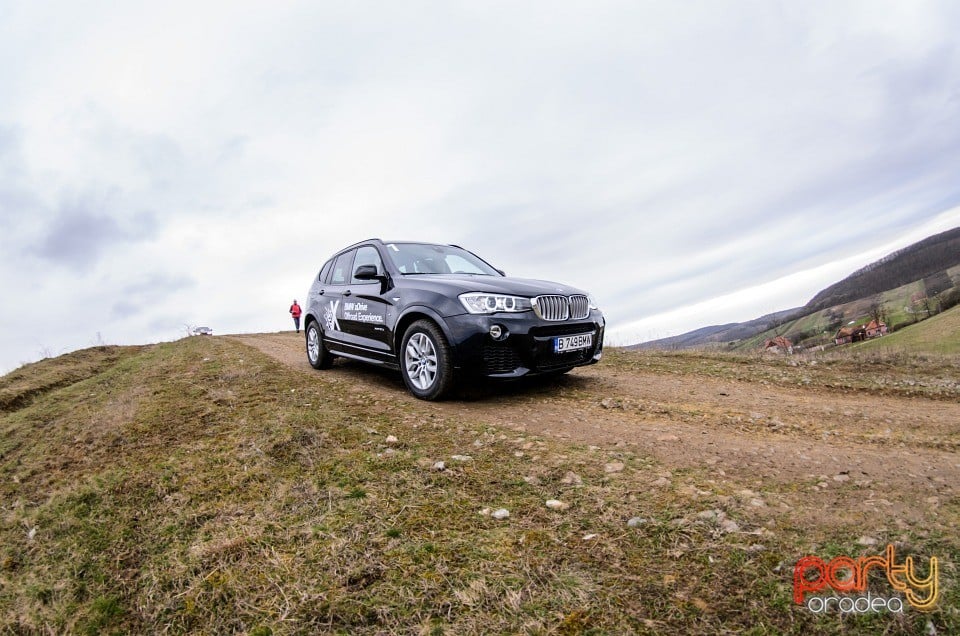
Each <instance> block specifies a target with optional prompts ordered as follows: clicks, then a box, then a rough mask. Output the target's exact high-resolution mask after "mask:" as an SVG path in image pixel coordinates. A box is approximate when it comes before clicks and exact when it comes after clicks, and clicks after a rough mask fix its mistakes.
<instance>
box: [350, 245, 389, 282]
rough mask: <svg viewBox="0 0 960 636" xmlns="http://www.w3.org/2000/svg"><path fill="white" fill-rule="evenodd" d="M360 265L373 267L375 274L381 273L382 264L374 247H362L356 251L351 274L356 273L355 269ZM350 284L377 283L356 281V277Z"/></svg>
mask: <svg viewBox="0 0 960 636" xmlns="http://www.w3.org/2000/svg"><path fill="white" fill-rule="evenodd" d="M361 265H374V266H376V268H377V273H378V274H382V273H383V264H382V263H381V262H380V254H379V253H378V252H377V249H376V248H375V247H370V246H369V245H364V246H363V247H361V248H359V249H358V250H357V257H356V258H355V259H353V273H354V274H356V273H357V268H359V267H360V266H361ZM351 282H352V283H371V282H373V283H375V282H377V281H369V280H357V278H356V276H354V277H353V279H352V280H351Z"/></svg>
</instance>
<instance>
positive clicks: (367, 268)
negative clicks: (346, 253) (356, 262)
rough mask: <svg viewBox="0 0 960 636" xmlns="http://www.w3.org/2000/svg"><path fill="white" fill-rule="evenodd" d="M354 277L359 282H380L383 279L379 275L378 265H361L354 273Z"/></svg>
mask: <svg viewBox="0 0 960 636" xmlns="http://www.w3.org/2000/svg"><path fill="white" fill-rule="evenodd" d="M353 277H354V278H356V279H357V280H379V279H381V278H383V277H382V276H380V275H379V274H377V266H376V265H361V266H360V267H358V268H357V271H355V272H354V273H353Z"/></svg>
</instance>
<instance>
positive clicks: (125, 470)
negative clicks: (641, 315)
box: [0, 338, 960, 635]
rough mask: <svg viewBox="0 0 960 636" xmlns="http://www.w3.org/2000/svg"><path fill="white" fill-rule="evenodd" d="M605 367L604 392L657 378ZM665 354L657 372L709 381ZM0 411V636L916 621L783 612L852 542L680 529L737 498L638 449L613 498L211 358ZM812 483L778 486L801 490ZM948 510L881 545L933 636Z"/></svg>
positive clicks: (543, 463)
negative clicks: (902, 560) (685, 372)
mask: <svg viewBox="0 0 960 636" xmlns="http://www.w3.org/2000/svg"><path fill="white" fill-rule="evenodd" d="M614 354H615V355H613V356H612V358H613V362H611V363H610V364H613V365H614V366H613V367H612V368H613V369H615V370H616V372H617V373H631V372H633V371H632V369H633V367H632V366H631V365H635V364H640V363H644V364H645V363H646V362H645V361H652V360H655V359H654V358H639V357H627V356H626V354H623V355H621V356H618V355H616V353H615V352H614ZM619 358H623V361H622V362H618V361H617V360H618V359H619ZM673 360H675V359H673V358H671V361H667V362H665V363H664V364H665V365H666V366H665V368H666V369H668V371H665V373H670V374H676V373H679V372H680V370H681V369H683V368H685V367H684V365H686V366H689V368H690V369H691V373H699V372H700V371H701V370H703V369H705V368H711V369H712V368H714V367H716V366H717V364H719V363H714V364H710V365H707V364H704V363H702V362H699V361H698V360H697V359H694V358H690V359H689V360H687V361H686V362H685V363H684V365H678V364H676V363H675V362H674V361H673ZM731 364H733V363H732V362H731ZM618 365H619V366H618ZM737 366H738V369H739V370H738V371H737V373H738V377H739V374H749V368H748V366H746V365H743V364H739V363H738V364H737ZM825 366H826V365H825ZM787 371H791V369H788V368H787V367H783V369H779V368H778V369H777V370H775V375H776V377H780V376H781V375H782V374H783V373H785V372H787ZM771 373H774V371H771ZM816 373H817V368H813V367H811V368H809V369H806V370H804V374H807V375H812V376H814V378H815V381H817V380H816V377H817V376H816ZM831 373H832V372H831ZM764 378H766V376H761V377H760V378H758V379H757V382H759V383H762V385H763V386H766V385H767V380H766V379H764ZM735 381H736V382H750V381H752V380H751V379H750V377H748V376H744V377H742V378H741V379H738V380H735ZM784 381H785V382H786V380H784ZM694 382H695V384H696V385H701V384H702V381H700V380H698V379H695V380H694ZM831 382H832V380H831ZM788 384H796V383H795V382H792V381H790V382H788ZM758 386H760V385H759V384H758ZM833 390H835V389H833ZM399 391H400V392H401V393H400V394H402V389H399ZM555 393H556V391H553V393H551V392H550V391H549V390H548V391H546V392H545V393H543V394H540V393H536V392H534V393H533V394H531V395H530V396H529V398H527V399H525V401H524V402H523V404H525V406H524V407H523V408H524V409H525V413H527V414H529V413H531V412H532V413H535V412H536V409H537V405H538V403H539V402H541V401H543V400H553V399H556V396H555V395H554V394H555ZM570 393H571V395H569V396H566V397H568V398H569V399H578V398H577V394H576V391H575V390H574V391H571V392H570ZM721 395H724V396H725V395H726V393H723V394H721ZM0 396H2V399H0V632H2V633H12V634H18V633H87V634H102V633H161V632H171V633H185V632H187V633H227V632H231V633H233V632H237V633H249V634H260V635H263V634H287V633H302V634H312V633H318V632H322V633H344V634H347V633H349V634H354V633H361V634H363V633H367V634H382V633H425V634H444V633H449V634H464V633H478V634H479V633H521V632H526V633H557V634H577V633H593V634H599V633H690V634H698V633H704V634H707V633H709V634H714V633H746V634H774V633H792V634H802V633H812V632H817V633H836V634H846V633H894V632H902V633H917V634H920V633H927V632H926V627H925V626H926V625H927V621H928V616H927V615H926V614H922V613H919V612H915V611H914V612H909V613H907V614H905V615H903V616H894V617H890V616H867V617H856V616H854V617H843V618H841V617H837V616H833V617H825V618H821V617H817V616H814V615H812V614H811V613H810V612H807V611H805V610H804V609H803V608H799V607H797V606H794V605H792V602H791V600H790V594H791V587H790V586H791V578H790V577H791V567H792V562H793V561H794V560H795V559H796V558H797V556H798V555H802V554H806V553H808V552H809V551H812V550H823V551H830V552H831V553H837V554H853V553H855V551H857V550H860V551H862V550H863V546H862V545H857V544H856V543H854V542H853V541H854V538H855V537H857V536H860V535H861V534H862V533H864V532H875V531H876V530H877V529H875V528H872V527H871V528H862V527H859V526H856V525H854V526H852V527H845V526H842V524H840V525H838V526H833V525H830V526H829V527H828V526H826V525H823V523H822V522H817V523H812V522H811V523H810V524H807V525H802V526H796V527H795V526H793V525H792V524H790V523H787V522H786V521H785V520H784V518H783V517H781V516H780V515H777V516H776V517H775V518H779V519H780V525H777V524H776V523H774V525H773V526H771V527H774V528H775V529H776V532H772V531H770V530H769V529H768V528H766V526H762V525H760V523H759V522H757V524H756V526H754V527H757V528H758V530H757V531H756V532H754V531H753V530H751V532H750V533H749V534H747V533H736V534H724V533H722V532H720V531H719V530H718V529H717V528H716V526H715V525H709V524H707V522H705V521H703V520H702V519H700V520H699V521H698V517H697V511H698V510H700V509H701V508H703V507H704V506H713V505H718V504H713V503H710V504H708V503H700V504H695V503H692V501H695V500H697V499H698V498H700V497H702V496H703V495H702V494H701V493H703V492H704V491H702V490H701V488H709V489H714V490H717V491H718V494H717V496H718V497H724V498H725V500H726V501H730V502H735V501H737V497H739V496H740V495H738V494H737V492H739V491H734V490H731V491H727V490H724V489H725V488H732V487H727V486H721V485H719V484H717V482H716V481H715V473H708V472H706V469H704V470H700V469H698V468H693V469H684V470H682V471H680V472H678V473H676V474H670V473H669V472H668V475H669V476H670V479H677V480H681V479H682V480H683V481H682V482H679V483H681V484H683V487H682V488H681V487H680V486H679V485H678V487H677V488H675V489H673V488H661V489H656V488H651V487H648V486H644V487H642V488H638V486H637V484H638V483H643V484H648V483H650V482H651V481H653V480H654V479H657V478H658V477H661V478H662V468H660V467H658V465H657V463H656V462H655V461H653V460H652V459H650V458H649V457H647V456H644V455H643V454H634V453H629V452H620V451H619V450H614V451H611V452H612V453H613V455H612V456H614V457H617V458H619V459H618V461H619V462H620V465H619V469H615V470H626V471H630V472H631V473H632V474H636V475H639V476H641V477H642V478H643V480H644V481H641V482H637V481H634V480H628V479H624V478H618V473H617V472H615V470H614V472H611V470H610V468H609V465H605V463H604V462H605V461H611V460H609V459H606V460H605V459H598V454H600V453H598V449H597V448H587V447H584V446H581V445H577V444H572V443H566V442H564V441H563V440H559V439H556V438H544V437H540V436H536V435H524V434H518V432H517V431H515V430H504V429H500V428H497V427H495V426H492V425H490V424H487V423H485V422H484V421H482V420H478V419H477V418H476V417H475V416H472V415H471V412H470V410H469V409H467V408H465V409H463V410H462V412H457V413H456V414H453V415H451V414H449V412H443V413H441V412H440V411H439V410H437V409H436V408H435V407H434V405H428V404H424V403H421V402H417V401H415V400H408V399H403V400H393V399H390V400H383V399H382V398H381V397H377V395H376V394H374V393H370V392H369V391H368V390H366V389H365V388H364V386H362V385H360V386H351V385H350V384H348V383H341V384H337V383H333V382H325V381H320V380H318V376H317V375H315V374H311V373H304V372H301V371H298V370H295V369H292V368H289V367H287V366H284V365H281V364H280V363H278V362H276V361H274V360H273V359H271V358H268V357H266V356H264V355H263V354H261V353H259V352H257V351H255V350H253V349H251V348H249V347H247V346H244V345H242V344H240V343H238V342H236V341H232V340H229V339H223V338H188V339H183V340H180V341H178V342H173V343H166V344H160V345H153V346H146V347H136V348H116V347H99V348H94V349H88V350H85V351H81V352H76V353H74V354H70V355H69V356H65V357H61V358H58V359H53V360H46V361H42V362H39V363H35V364H31V365H27V366H25V367H22V368H21V369H18V370H17V371H15V372H13V373H11V374H9V375H7V376H4V377H3V378H0ZM580 399H582V398H580ZM589 399H591V400H594V398H589ZM595 401H596V402H597V403H598V404H597V405H595V408H597V409H600V408H601V407H600V406H599V399H596V400H595ZM603 408H606V406H604V407H603ZM688 410H689V409H688ZM682 416H683V418H685V419H686V418H691V417H694V418H699V417H701V415H700V414H698V413H694V412H692V411H691V412H688V411H687V410H685V411H684V412H683V413H682ZM718 417H720V415H718ZM388 436H396V438H397V439H396V441H390V442H388V440H387V437H388ZM749 439H753V438H749ZM521 449H522V450H521ZM456 454H464V455H472V456H473V459H472V460H470V461H463V462H457V461H454V460H452V459H451V456H453V455H456ZM602 457H610V455H607V452H606V451H602ZM438 460H445V461H446V462H447V468H446V470H442V471H441V470H437V469H435V468H434V465H435V462H436V461H438ZM531 466H534V467H535V468H536V470H537V473H536V474H537V475H539V476H538V477H537V478H536V479H533V478H525V476H528V475H530V474H531V473H530V471H531ZM571 473H576V474H575V475H574V477H575V479H573V478H571V477H570V474H571ZM810 479H811V480H812V481H811V482H810V483H803V484H797V485H796V486H794V485H790V486H789V488H790V489H791V490H790V492H794V491H800V490H804V491H806V490H809V489H810V488H813V489H814V490H818V488H819V487H816V488H815V487H814V485H815V484H816V482H817V481H818V480H819V479H821V478H820V477H817V476H815V475H812V476H811V478H810ZM808 481H809V480H808ZM747 486H749V487H751V488H754V489H760V488H761V487H762V486H763V484H762V483H761V482H760V481H758V482H757V483H756V484H753V483H751V484H747V485H743V486H740V487H741V488H746V487H747ZM841 487H844V486H843V485H838V486H837V488H841ZM850 487H851V488H852V487H853V486H852V485H851V486H850ZM742 492H746V493H748V499H749V497H756V496H757V494H756V493H752V492H751V491H750V490H744V491H742ZM788 494H789V493H788ZM888 496H889V495H888ZM553 497H559V498H561V499H563V500H564V502H565V503H566V504H567V505H569V506H570V507H569V509H567V510H563V511H555V510H551V509H548V508H547V507H546V506H545V505H544V502H545V500H546V499H550V498H553ZM691 498H693V499H691ZM748 499H747V500H748ZM747 500H745V501H747ZM709 501H712V500H709ZM816 502H817V503H816V506H817V509H818V510H819V508H820V507H822V506H823V503H822V500H821V499H820V495H817V499H816ZM744 505H748V506H749V505H752V504H744ZM488 506H489V507H500V506H502V507H504V508H507V509H509V510H510V511H511V512H512V516H511V517H510V519H509V521H508V522H501V521H496V520H494V519H492V518H491V517H490V516H487V515H482V514H479V512H480V511H481V510H482V509H483V508H485V507H488ZM696 506H699V507H696ZM729 506H730V508H729V509H730V510H731V514H733V512H732V510H733V508H732V506H733V503H730V504H729ZM749 509H750V510H760V509H759V508H749ZM957 510H958V509H957V503H956V501H952V502H948V501H944V502H943V507H942V510H941V513H940V516H939V517H937V518H936V519H932V520H931V523H930V524H927V525H924V527H923V528H921V529H919V530H914V529H909V530H907V529H904V528H905V527H903V526H901V527H899V529H896V530H894V531H893V532H895V533H896V536H900V537H902V538H903V540H904V541H907V542H908V543H907V545H908V546H909V550H910V551H912V552H913V553H914V554H917V555H925V556H929V555H931V554H937V555H940V556H941V557H942V558H943V560H944V561H945V562H946V563H947V564H948V565H945V566H944V575H943V576H944V577H945V578H944V580H945V582H946V583H945V585H944V587H945V589H944V591H943V597H942V598H943V601H942V604H943V607H945V608H947V609H944V610H941V611H938V612H937V613H935V614H934V615H932V616H933V620H934V621H935V625H936V626H937V628H938V629H940V630H945V631H941V633H948V632H949V631H950V630H951V629H958V628H960V616H958V615H957V613H956V611H955V609H956V607H957V604H958V601H960V596H958V592H957V590H956V588H955V587H950V585H949V582H950V581H953V580H955V578H956V572H955V568H954V566H952V565H949V564H950V563H953V562H956V560H957V558H958V557H960V550H958V547H957V545H956V544H955V542H954V539H955V537H952V536H951V535H949V534H944V530H943V527H955V525H954V524H955V519H956V515H957ZM638 513H639V514H642V516H643V519H642V520H641V521H640V522H639V524H638V525H637V526H636V527H628V525H627V524H626V520H627V519H628V518H629V517H631V516H633V515H635V514H638ZM737 514H740V513H737ZM743 514H744V515H746V514H748V512H744V513H743ZM783 514H786V513H785V512H784V513H783ZM817 514H818V515H819V514H820V513H817ZM801 516H802V515H801ZM690 517H692V518H693V521H689V520H688V519H689V518H690ZM829 518H830V519H839V518H840V517H836V516H835V517H829ZM678 520H679V521H680V522H678ZM741 523H742V524H743V523H745V521H744V520H743V519H741ZM891 523H892V522H891ZM881 536H884V535H881ZM761 542H762V545H760V544H761ZM758 546H759V547H758ZM908 553H909V552H908ZM950 608H953V609H950ZM951 612H952V613H951Z"/></svg>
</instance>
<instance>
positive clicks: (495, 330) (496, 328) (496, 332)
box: [490, 325, 503, 340]
mask: <svg viewBox="0 0 960 636" xmlns="http://www.w3.org/2000/svg"><path fill="white" fill-rule="evenodd" d="M502 335H503V327H501V326H500V325H493V326H492V327H490V337H491V338H493V339H494V340H499V339H500V336H502Z"/></svg>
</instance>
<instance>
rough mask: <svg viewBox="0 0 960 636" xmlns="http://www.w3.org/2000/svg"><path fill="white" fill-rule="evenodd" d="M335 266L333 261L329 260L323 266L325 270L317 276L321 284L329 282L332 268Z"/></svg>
mask: <svg viewBox="0 0 960 636" xmlns="http://www.w3.org/2000/svg"><path fill="white" fill-rule="evenodd" d="M332 266H333V260H329V261H327V262H326V263H324V264H323V269H321V270H320V275H319V276H317V280H319V281H321V282H324V283H325V282H327V276H329V275H330V268H331V267H332Z"/></svg>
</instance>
